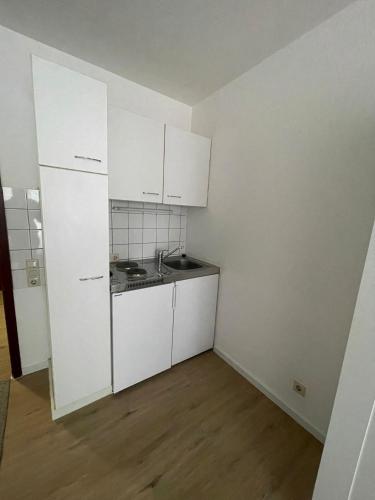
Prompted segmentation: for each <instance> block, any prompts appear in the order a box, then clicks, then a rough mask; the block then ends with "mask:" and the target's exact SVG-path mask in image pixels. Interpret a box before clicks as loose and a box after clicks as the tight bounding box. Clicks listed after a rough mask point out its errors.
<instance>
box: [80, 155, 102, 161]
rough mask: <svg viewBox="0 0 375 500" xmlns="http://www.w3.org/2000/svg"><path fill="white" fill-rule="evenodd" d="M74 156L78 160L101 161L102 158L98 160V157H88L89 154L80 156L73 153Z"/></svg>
mask: <svg viewBox="0 0 375 500" xmlns="http://www.w3.org/2000/svg"><path fill="white" fill-rule="evenodd" d="M74 158H77V159H78V160H90V161H97V162H99V163H101V162H102V160H99V158H90V156H80V155H74Z"/></svg>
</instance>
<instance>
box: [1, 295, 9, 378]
mask: <svg viewBox="0 0 375 500" xmlns="http://www.w3.org/2000/svg"><path fill="white" fill-rule="evenodd" d="M10 374H11V371H10V359H9V349H8V338H7V330H6V324H5V314H4V303H3V294H2V293H1V291H0V380H9V379H10Z"/></svg>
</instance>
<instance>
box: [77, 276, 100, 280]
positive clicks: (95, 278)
mask: <svg viewBox="0 0 375 500" xmlns="http://www.w3.org/2000/svg"><path fill="white" fill-rule="evenodd" d="M102 278H104V276H103V275H101V276H89V277H88V278H79V281H89V280H101V279H102Z"/></svg>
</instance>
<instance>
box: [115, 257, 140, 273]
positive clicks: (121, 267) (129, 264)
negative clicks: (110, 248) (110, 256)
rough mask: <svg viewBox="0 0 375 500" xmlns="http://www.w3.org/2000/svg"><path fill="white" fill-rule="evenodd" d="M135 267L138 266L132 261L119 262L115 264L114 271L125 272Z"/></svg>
mask: <svg viewBox="0 0 375 500" xmlns="http://www.w3.org/2000/svg"><path fill="white" fill-rule="evenodd" d="M135 267H138V264H137V263H136V262H134V261H128V260H120V261H118V262H116V269H117V270H118V271H122V272H127V271H129V270H130V269H134V268H135Z"/></svg>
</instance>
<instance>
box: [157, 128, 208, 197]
mask: <svg viewBox="0 0 375 500" xmlns="http://www.w3.org/2000/svg"><path fill="white" fill-rule="evenodd" d="M210 151H211V140H210V139H208V138H207V137H202V136H200V135H197V134H192V133H191V132H186V131H185V130H179V129H177V128H174V127H170V126H168V125H167V126H166V127H165V160H164V203H166V204H169V205H192V206H197V207H205V206H207V193H208V174H209V165H210Z"/></svg>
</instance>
